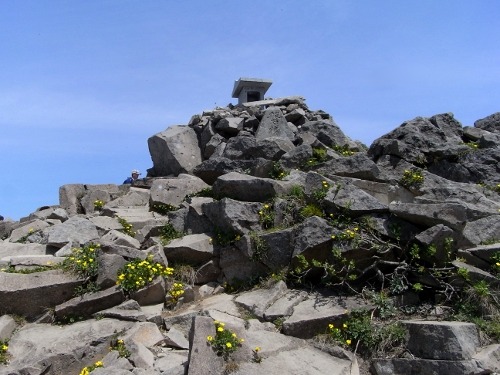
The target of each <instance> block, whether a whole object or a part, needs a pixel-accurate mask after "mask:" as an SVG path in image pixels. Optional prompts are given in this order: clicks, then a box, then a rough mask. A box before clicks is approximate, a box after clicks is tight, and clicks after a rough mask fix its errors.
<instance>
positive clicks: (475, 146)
mask: <svg viewBox="0 0 500 375" xmlns="http://www.w3.org/2000/svg"><path fill="white" fill-rule="evenodd" d="M464 145H466V146H468V147H470V148H471V149H473V150H477V149H479V142H477V141H476V142H474V141H469V142H464Z"/></svg>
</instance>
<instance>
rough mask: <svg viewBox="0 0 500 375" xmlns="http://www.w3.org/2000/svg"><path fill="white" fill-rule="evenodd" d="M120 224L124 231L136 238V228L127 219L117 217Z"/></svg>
mask: <svg viewBox="0 0 500 375" xmlns="http://www.w3.org/2000/svg"><path fill="white" fill-rule="evenodd" d="M117 219H118V222H119V223H120V224H121V226H122V231H123V233H125V234H126V235H128V236H130V237H135V232H134V227H133V226H132V224H130V223H129V222H128V221H127V220H126V219H124V218H122V217H119V216H117Z"/></svg>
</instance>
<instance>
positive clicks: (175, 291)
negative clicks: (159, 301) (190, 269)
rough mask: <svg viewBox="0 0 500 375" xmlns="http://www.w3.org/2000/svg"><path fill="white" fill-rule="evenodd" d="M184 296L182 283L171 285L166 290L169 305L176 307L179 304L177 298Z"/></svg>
mask: <svg viewBox="0 0 500 375" xmlns="http://www.w3.org/2000/svg"><path fill="white" fill-rule="evenodd" d="M183 294H184V285H183V284H182V283H173V284H172V286H171V287H170V288H169V290H168V295H169V296H170V303H171V304H172V305H176V304H177V302H179V298H181V297H182V295H183Z"/></svg>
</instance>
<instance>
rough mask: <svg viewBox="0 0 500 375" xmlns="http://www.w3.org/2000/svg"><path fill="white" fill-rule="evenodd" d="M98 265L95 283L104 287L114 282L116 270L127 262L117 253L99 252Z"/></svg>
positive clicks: (110, 285) (108, 286)
mask: <svg viewBox="0 0 500 375" xmlns="http://www.w3.org/2000/svg"><path fill="white" fill-rule="evenodd" d="M98 260H99V266H98V271H97V280H96V283H97V285H99V287H101V288H103V289H106V288H110V287H112V286H113V285H115V284H116V277H117V275H118V270H119V269H120V268H122V267H124V266H125V264H126V263H127V262H126V260H125V258H123V257H122V256H120V255H117V254H106V253H100V254H99V258H98Z"/></svg>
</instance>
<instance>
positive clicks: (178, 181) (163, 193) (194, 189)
mask: <svg viewBox="0 0 500 375" xmlns="http://www.w3.org/2000/svg"><path fill="white" fill-rule="evenodd" d="M208 187H209V185H208V184H206V183H205V182H203V180H201V179H200V178H198V177H195V176H192V175H188V174H181V175H179V177H177V178H161V179H155V180H154V181H153V184H152V185H151V189H150V200H149V205H150V206H151V207H154V206H155V205H162V204H163V205H170V206H173V207H178V206H179V205H180V204H181V203H182V202H183V201H184V199H185V198H186V196H188V195H190V194H194V193H198V192H199V191H201V190H203V189H206V188H208Z"/></svg>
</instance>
